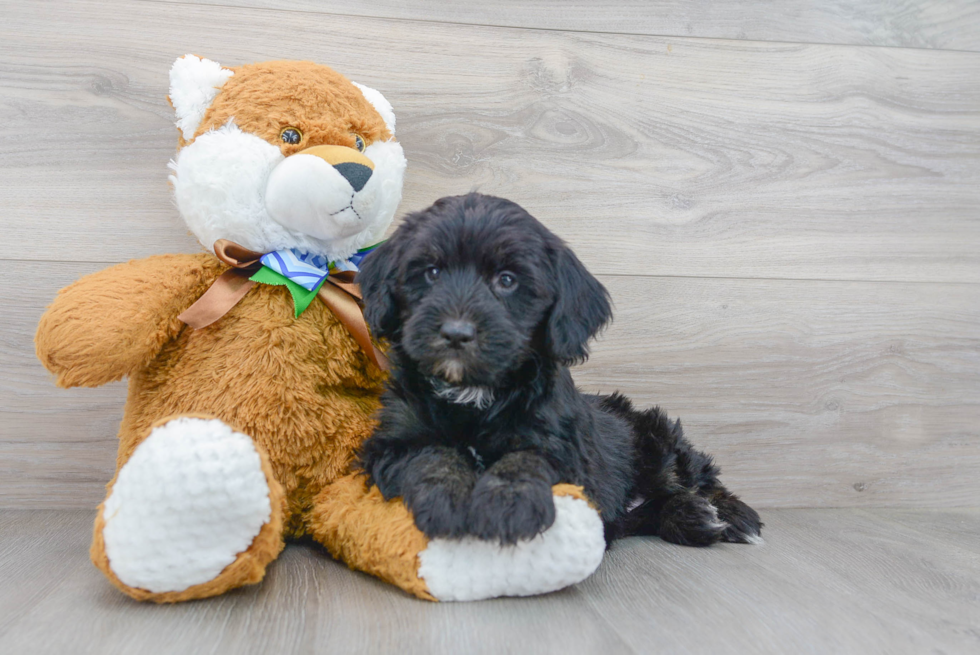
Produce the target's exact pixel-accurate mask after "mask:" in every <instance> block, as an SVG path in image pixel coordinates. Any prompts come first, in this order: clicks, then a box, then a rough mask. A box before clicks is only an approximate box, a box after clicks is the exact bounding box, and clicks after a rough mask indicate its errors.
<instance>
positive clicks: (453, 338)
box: [439, 319, 476, 348]
mask: <svg viewBox="0 0 980 655" xmlns="http://www.w3.org/2000/svg"><path fill="white" fill-rule="evenodd" d="M439 335H440V336H442V338H443V339H445V340H446V341H448V342H449V344H450V345H451V346H452V347H453V348H462V347H463V346H464V345H466V344H468V343H469V342H470V341H473V339H474V338H475V337H476V326H475V325H473V324H472V323H470V322H469V321H461V320H458V319H455V320H451V321H446V322H445V323H443V324H442V327H441V328H440V329H439Z"/></svg>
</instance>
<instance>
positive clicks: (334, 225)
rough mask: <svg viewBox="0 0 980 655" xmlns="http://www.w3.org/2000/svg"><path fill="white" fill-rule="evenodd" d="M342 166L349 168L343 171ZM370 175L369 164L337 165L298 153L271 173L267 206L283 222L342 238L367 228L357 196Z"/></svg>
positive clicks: (322, 235) (319, 234)
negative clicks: (356, 202) (356, 199)
mask: <svg viewBox="0 0 980 655" xmlns="http://www.w3.org/2000/svg"><path fill="white" fill-rule="evenodd" d="M342 166H347V168H348V169H350V170H347V169H345V170H343V172H342V171H341V170H339V168H340V167H342ZM361 169H364V170H361ZM370 175H371V171H370V169H369V168H367V167H366V166H359V165H353V164H340V165H339V166H334V165H331V164H329V163H327V162H326V161H324V160H323V159H322V158H320V157H317V156H315V155H306V154H301V153H300V154H295V155H293V156H291V157H286V158H285V159H284V160H283V161H282V162H281V163H280V164H279V165H278V166H276V167H275V169H273V171H272V174H271V175H269V182H268V185H267V186H266V192H265V206H266V209H267V210H268V212H269V215H270V216H271V217H272V218H273V219H274V220H275V221H276V222H277V223H279V224H280V225H283V226H285V227H288V228H291V229H293V230H296V231H298V232H302V233H304V234H308V235H310V236H313V237H316V238H318V239H343V238H345V237H349V236H352V235H354V234H357V233H358V232H360V231H362V230H364V229H365V228H366V227H367V225H366V224H365V220H364V219H365V218H367V217H362V216H360V215H359V214H358V212H357V211H356V210H355V209H354V199H355V197H356V196H357V195H358V192H359V191H360V189H363V188H364V186H365V184H366V183H367V181H368V178H369V177H370ZM367 192H368V193H370V192H371V191H370V188H369V189H368V190H367Z"/></svg>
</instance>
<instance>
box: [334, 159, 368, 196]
mask: <svg viewBox="0 0 980 655" xmlns="http://www.w3.org/2000/svg"><path fill="white" fill-rule="evenodd" d="M333 167H334V168H336V169H337V172H338V173H340V174H341V175H343V176H344V177H345V178H346V179H347V181H348V182H350V185H351V186H352V187H354V191H360V190H361V189H363V188H364V185H365V184H367V182H368V180H370V179H371V172H372V171H371V169H370V168H368V167H367V166H365V165H364V164H355V163H354V162H343V163H341V164H334V165H333Z"/></svg>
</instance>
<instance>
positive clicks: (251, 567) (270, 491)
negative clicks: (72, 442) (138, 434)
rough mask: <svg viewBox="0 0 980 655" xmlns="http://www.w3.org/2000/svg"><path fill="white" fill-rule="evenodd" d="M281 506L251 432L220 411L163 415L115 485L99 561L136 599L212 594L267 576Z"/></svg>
mask: <svg viewBox="0 0 980 655" xmlns="http://www.w3.org/2000/svg"><path fill="white" fill-rule="evenodd" d="M283 512H284V494H283V491H282V487H281V486H280V485H279V483H278V482H277V481H276V480H275V478H274V477H273V474H272V468H271V467H270V465H269V460H268V458H267V457H266V455H265V453H264V452H263V451H262V449H261V448H260V447H258V446H257V444H256V443H255V442H254V441H253V440H252V438H251V437H249V436H247V435H244V434H241V433H238V432H235V431H234V430H232V429H231V428H230V427H228V426H227V425H226V424H225V423H223V422H221V421H219V420H218V419H207V418H201V417H195V416H181V417H174V418H170V419H165V420H164V421H161V422H159V423H157V424H156V426H155V427H153V428H152V429H151V431H150V433H149V434H148V435H147V437H146V438H145V439H144V440H143V441H142V442H140V444H139V445H138V446H137V447H136V449H135V450H134V451H133V453H132V455H131V456H130V457H129V459H128V460H126V462H125V463H124V464H123V465H122V466H121V467H120V469H119V471H118V472H117V473H116V477H115V479H114V480H113V482H112V483H111V484H110V486H109V495H108V496H107V498H106V500H105V502H103V503H102V505H100V506H99V512H98V516H97V517H96V520H95V534H94V537H93V540H92V550H91V555H92V561H93V562H94V563H95V565H96V566H97V567H98V568H99V569H101V570H102V572H103V573H105V574H106V576H107V577H108V578H109V580H111V581H112V583H113V584H115V585H116V586H117V587H119V589H121V590H122V591H123V592H125V593H126V594H128V595H130V596H132V597H133V598H136V599H137V600H152V601H156V602H162V603H165V602H176V601H182V600H190V599H193V598H204V597H207V596H214V595H217V594H220V593H222V592H224V591H227V590H228V589H232V588H234V587H240V586H242V585H246V584H253V583H256V582H258V581H260V580H261V579H262V577H263V575H264V574H265V569H266V566H267V565H268V564H269V562H271V561H272V560H273V559H275V558H276V556H277V555H278V554H279V552H280V551H281V550H282V545H283V539H282V529H283V528H282V526H283Z"/></svg>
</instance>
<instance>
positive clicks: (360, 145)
mask: <svg viewBox="0 0 980 655" xmlns="http://www.w3.org/2000/svg"><path fill="white" fill-rule="evenodd" d="M354 147H355V148H357V151H358V152H364V148H365V145H364V139H362V138H361V135H360V134H355V135H354Z"/></svg>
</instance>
